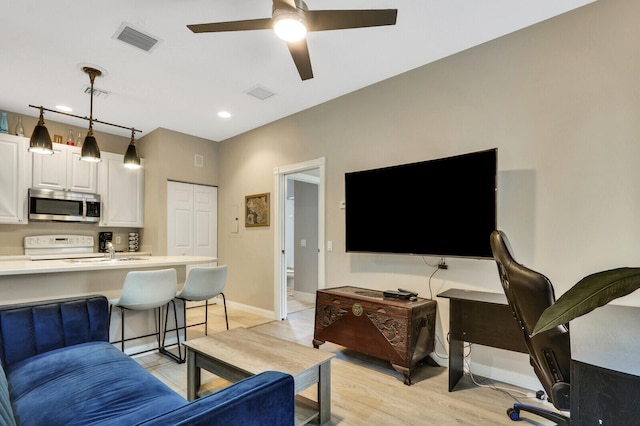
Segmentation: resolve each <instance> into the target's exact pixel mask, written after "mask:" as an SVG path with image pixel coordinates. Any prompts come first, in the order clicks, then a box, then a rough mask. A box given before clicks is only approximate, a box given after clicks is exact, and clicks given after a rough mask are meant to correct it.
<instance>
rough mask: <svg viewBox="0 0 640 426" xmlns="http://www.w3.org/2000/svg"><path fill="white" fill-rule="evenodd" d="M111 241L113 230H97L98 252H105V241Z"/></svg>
mask: <svg viewBox="0 0 640 426" xmlns="http://www.w3.org/2000/svg"><path fill="white" fill-rule="evenodd" d="M112 241H113V232H99V233H98V242H99V245H98V249H99V251H100V253H105V252H106V251H107V243H110V242H112Z"/></svg>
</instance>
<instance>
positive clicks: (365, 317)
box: [313, 287, 436, 385]
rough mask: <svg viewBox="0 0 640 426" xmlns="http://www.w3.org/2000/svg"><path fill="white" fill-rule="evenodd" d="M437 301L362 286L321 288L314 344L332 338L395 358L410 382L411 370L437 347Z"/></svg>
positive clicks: (406, 379)
mask: <svg viewBox="0 0 640 426" xmlns="http://www.w3.org/2000/svg"><path fill="white" fill-rule="evenodd" d="M435 317H436V302H435V301H434V300H428V299H422V298H418V299H417V300H415V301H409V300H399V299H392V298H385V297H383V295H382V292H381V291H377V290H370V289H366V288H358V287H336V288H330V289H324V290H318V292H317V295H316V318H315V329H314V339H313V345H314V347H316V348H317V347H318V346H319V345H321V344H323V343H324V342H332V343H336V344H338V345H341V346H345V347H347V348H349V349H353V350H356V351H358V352H362V353H365V354H367V355H371V356H375V357H378V358H381V359H385V360H387V361H390V362H391V365H392V366H393V368H394V369H395V370H396V371H398V372H400V373H402V374H403V375H404V383H405V384H407V385H410V384H411V369H412V368H413V367H415V366H416V364H418V362H420V361H421V360H422V359H424V358H426V357H427V356H428V355H429V354H430V353H431V352H433V350H434V346H435V343H434V342H435V341H434V335H435V321H436V318H435Z"/></svg>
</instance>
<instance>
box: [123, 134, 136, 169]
mask: <svg viewBox="0 0 640 426" xmlns="http://www.w3.org/2000/svg"><path fill="white" fill-rule="evenodd" d="M135 135H136V130H135V129H133V128H132V129H131V142H129V147H128V148H127V152H126V154H124V161H123V164H124V166H125V167H126V168H127V169H139V168H140V157H138V151H136V138H135Z"/></svg>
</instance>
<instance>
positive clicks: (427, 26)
mask: <svg viewBox="0 0 640 426" xmlns="http://www.w3.org/2000/svg"><path fill="white" fill-rule="evenodd" d="M592 1H593V0H562V1H558V0H518V1H514V0H483V1H479V0H446V1H444V0H306V3H307V5H308V7H309V9H310V10H326V9H390V8H397V9H398V19H397V24H396V25H395V26H388V27H375V28H366V29H353V30H338V31H323V32H315V33H310V34H308V36H307V43H308V46H309V51H310V56H311V62H312V66H313V72H314V78H313V79H311V80H307V81H301V80H300V77H299V75H298V72H297V70H296V67H295V66H294V64H293V60H292V59H291V55H290V54H289V51H288V50H287V46H286V44H285V42H283V41H281V40H279V39H278V38H277V37H276V36H275V34H274V33H273V32H272V31H270V30H262V31H243V32H229V33H212V34H194V33H192V32H191V31H189V30H188V29H187V28H186V25H187V24H199V23H207V22H221V21H231V20H244V19H257V18H266V17H270V16H271V1H270V0H242V1H238V0H135V1H132V0H111V1H94V0H88V1H83V2H78V1H77V0H56V1H42V0H8V1H7V2H3V3H4V4H3V7H2V9H3V10H2V14H0V28H1V30H0V34H2V35H1V37H0V40H1V41H2V43H1V44H2V49H1V51H2V57H3V60H2V65H0V67H1V69H2V72H1V73H0V109H2V110H8V111H13V112H16V113H20V114H25V115H29V116H37V112H38V111H37V110H36V109H33V108H29V107H28V105H29V104H32V105H43V106H44V107H47V108H51V109H53V108H55V106H56V105H59V104H63V105H67V106H69V107H71V108H73V114H77V115H80V116H88V115H89V103H90V99H89V95H87V94H86V93H84V92H83V89H85V88H86V87H88V86H89V77H88V76H87V75H86V74H85V73H84V72H83V71H82V66H83V65H92V66H97V67H99V69H103V70H104V71H106V72H105V75H103V76H101V77H97V78H96V80H95V88H96V89H101V90H104V91H107V92H109V94H108V95H107V96H106V97H96V98H94V108H93V112H94V114H93V115H94V118H97V119H99V120H102V121H107V122H111V123H116V124H119V125H123V126H126V127H131V126H135V127H136V128H138V129H141V130H142V131H143V132H144V133H142V135H145V134H147V133H149V132H151V131H152V130H154V129H156V128H158V127H162V128H166V129H171V130H174V131H178V132H182V133H186V134H190V135H194V136H199V137H202V138H206V139H210V140H213V141H223V140H225V139H227V138H230V137H233V136H235V135H238V134H241V133H244V132H246V131H249V130H251V129H254V128H256V127H259V126H262V125H264V124H267V123H269V122H272V121H275V120H278V119H280V118H282V117H286V116H288V115H291V114H294V113H296V112H298V111H302V110H304V109H307V108H310V107H313V106H314V105H318V104H320V103H323V102H326V101H328V100H330V99H333V98H336V97H339V96H342V95H345V94H347V93H350V92H353V91H355V90H358V89H360V88H362V87H365V86H368V85H371V84H374V83H376V82H379V81H382V80H385V79H388V78H390V77H393V76H395V75H398V74H400V73H403V72H406V71H409V70H411V69H414V68H417V67H420V66H422V65H425V64H427V63H430V62H433V61H435V60H438V59H440V58H443V57H446V56H449V55H451V54H454V53H456V52H459V51H462V50H465V49H468V48H470V47H473V46H476V45H478V44H481V43H484V42H486V41H488V40H491V39H494V38H497V37H500V36H502V35H504V34H508V33H510V32H513V31H516V30H518V29H521V28H524V27H526V26H529V25H532V24H535V23H537V22H540V21H543V20H545V19H548V18H550V17H553V16H555V15H558V14H561V13H564V12H566V11H568V10H571V9H574V8H577V7H580V6H582V5H585V4H588V3H591V2H592ZM123 23H124V24H126V25H128V26H130V27H132V28H134V29H136V30H138V31H140V32H143V33H145V34H147V35H150V36H153V37H155V38H157V39H159V40H160V41H159V42H158V43H157V44H156V45H155V46H154V48H152V49H151V51H149V52H145V51H143V50H140V49H138V48H135V47H132V46H130V45H128V44H126V43H124V42H122V41H120V40H118V39H116V38H115V35H116V32H117V31H118V29H119V28H120V27H121V26H122V25H123ZM256 87H259V88H264V89H266V90H268V91H270V92H273V93H274V95H273V96H271V97H269V98H267V99H265V100H260V99H257V98H255V97H253V96H250V95H248V94H247V93H246V92H248V91H250V90H252V89H254V88H256ZM223 110H224V111H228V112H229V113H231V114H232V116H231V117H230V118H226V119H224V118H220V117H218V115H217V114H218V112H219V111H223ZM45 119H51V120H55V121H60V122H63V123H68V124H72V125H76V126H79V127H84V126H86V123H85V122H83V121H81V120H78V119H74V118H71V117H66V116H62V115H57V114H53V113H46V114H45ZM95 129H96V130H98V131H103V132H107V133H113V134H118V135H122V136H130V132H129V131H126V130H120V129H117V128H114V127H108V126H104V125H100V124H97V125H95ZM28 131H29V130H28ZM138 137H139V136H138Z"/></svg>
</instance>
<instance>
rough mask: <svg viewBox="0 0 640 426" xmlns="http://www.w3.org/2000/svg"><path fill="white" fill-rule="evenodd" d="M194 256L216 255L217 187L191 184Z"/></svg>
mask: <svg viewBox="0 0 640 426" xmlns="http://www.w3.org/2000/svg"><path fill="white" fill-rule="evenodd" d="M193 223H194V236H193V238H194V241H193V254H194V255H195V256H212V257H218V226H217V224H218V188H216V187H215V186H203V185H193Z"/></svg>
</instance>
